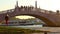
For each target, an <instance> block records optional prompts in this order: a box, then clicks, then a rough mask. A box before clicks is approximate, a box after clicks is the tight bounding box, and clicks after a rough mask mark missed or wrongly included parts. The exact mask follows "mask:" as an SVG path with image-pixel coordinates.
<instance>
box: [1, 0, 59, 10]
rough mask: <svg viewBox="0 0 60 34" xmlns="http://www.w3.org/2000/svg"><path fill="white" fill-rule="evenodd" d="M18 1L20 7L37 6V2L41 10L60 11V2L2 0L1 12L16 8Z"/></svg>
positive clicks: (46, 0)
mask: <svg viewBox="0 0 60 34" xmlns="http://www.w3.org/2000/svg"><path fill="white" fill-rule="evenodd" d="M16 1H18V3H19V6H21V5H23V6H31V5H32V6H35V1H37V6H38V7H40V8H41V9H46V10H52V11H56V10H60V0H0V11H4V10H8V9H12V8H14V7H15V5H16Z"/></svg>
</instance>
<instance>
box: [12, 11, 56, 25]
mask: <svg viewBox="0 0 60 34" xmlns="http://www.w3.org/2000/svg"><path fill="white" fill-rule="evenodd" d="M15 14H16V13H15ZM19 15H28V16H33V17H36V18H38V19H41V20H42V21H43V22H45V23H46V24H47V26H55V24H54V23H53V22H52V21H50V20H49V19H48V18H45V17H44V16H41V15H37V14H35V13H33V14H31V12H30V13H29V12H27V11H26V13H24V11H23V12H21V11H20V13H18V14H16V15H13V16H19ZM45 26H46V25H45Z"/></svg>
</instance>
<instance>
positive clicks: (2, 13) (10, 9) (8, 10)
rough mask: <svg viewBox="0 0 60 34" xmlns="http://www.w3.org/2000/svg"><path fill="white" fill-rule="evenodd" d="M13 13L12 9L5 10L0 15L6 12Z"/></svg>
mask: <svg viewBox="0 0 60 34" xmlns="http://www.w3.org/2000/svg"><path fill="white" fill-rule="evenodd" d="M13 11H14V9H10V10H5V11H1V12H0V14H3V13H7V12H13Z"/></svg>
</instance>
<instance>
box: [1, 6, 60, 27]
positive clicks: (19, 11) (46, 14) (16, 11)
mask: <svg viewBox="0 0 60 34" xmlns="http://www.w3.org/2000/svg"><path fill="white" fill-rule="evenodd" d="M6 14H8V15H9V18H11V17H14V16H17V15H30V16H34V17H36V18H39V19H41V20H42V21H44V22H45V23H46V24H47V25H46V26H58V27H60V14H59V11H57V12H52V11H48V10H44V9H40V8H34V7H27V6H24V7H23V6H21V7H19V6H18V5H17V6H16V7H15V8H13V9H10V10H6V11H2V12H0V21H3V20H5V16H6Z"/></svg>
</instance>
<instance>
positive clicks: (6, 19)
mask: <svg viewBox="0 0 60 34" xmlns="http://www.w3.org/2000/svg"><path fill="white" fill-rule="evenodd" d="M8 20H9V17H8V15H6V16H5V23H6V25H7V26H8Z"/></svg>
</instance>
